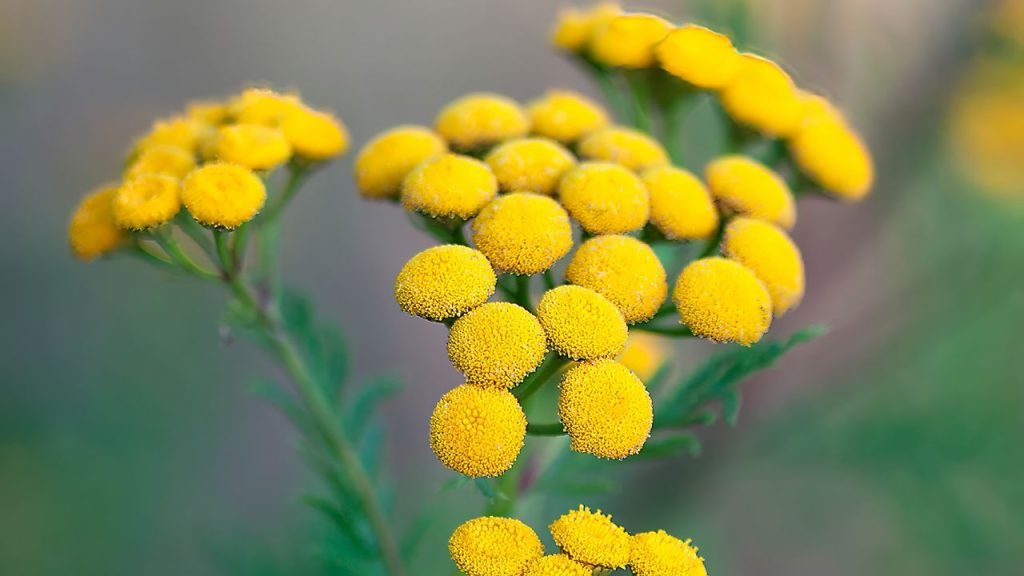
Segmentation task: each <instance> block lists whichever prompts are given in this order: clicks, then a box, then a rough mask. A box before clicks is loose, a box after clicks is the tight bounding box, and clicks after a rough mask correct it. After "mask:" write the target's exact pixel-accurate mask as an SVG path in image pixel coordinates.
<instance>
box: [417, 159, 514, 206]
mask: <svg viewBox="0 0 1024 576" xmlns="http://www.w3.org/2000/svg"><path fill="white" fill-rule="evenodd" d="M497 194H498V180H497V178H495V177H494V173H493V172H491V168H490V166H488V165H487V164H484V163H483V162H481V161H479V160H477V159H475V158H470V157H469V156H460V155H458V154H445V155H443V156H438V157H437V158H432V159H430V160H427V161H425V162H423V163H421V164H420V165H418V166H417V167H416V168H414V169H413V171H412V172H410V173H409V175H408V176H406V178H405V182H404V183H403V184H402V205H403V206H405V208H406V210H414V211H416V212H422V213H424V214H427V215H429V216H433V217H434V218H461V219H463V220H468V219H470V218H472V217H473V216H475V215H476V213H477V212H479V211H480V209H481V208H483V207H484V206H486V205H487V203H488V202H490V201H491V200H492V199H493V198H494V197H495V196H496V195H497Z"/></svg>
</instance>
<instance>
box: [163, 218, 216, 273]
mask: <svg viewBox="0 0 1024 576" xmlns="http://www.w3.org/2000/svg"><path fill="white" fill-rule="evenodd" d="M153 239H154V240H155V241H156V243H157V244H159V245H160V247H161V248H163V249H164V252H166V253H167V255H168V256H170V257H171V259H172V260H174V261H175V262H177V264H178V265H179V266H181V267H182V268H184V269H185V271H187V272H191V273H192V274H195V275H196V276H199V277H201V278H208V279H211V278H217V274H215V273H213V272H211V271H210V270H207V269H206V268H203V267H202V266H200V265H199V264H196V261H195V260H193V259H192V257H191V256H189V255H188V254H186V253H185V251H184V250H182V249H181V245H180V244H178V241H177V240H175V239H174V236H172V235H171V233H170V231H169V230H167V229H162V230H157V231H155V232H154V233H153Z"/></svg>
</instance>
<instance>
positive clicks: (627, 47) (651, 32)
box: [590, 14, 672, 68]
mask: <svg viewBox="0 0 1024 576" xmlns="http://www.w3.org/2000/svg"><path fill="white" fill-rule="evenodd" d="M671 29H672V24H669V23H668V22H667V21H665V20H664V19H662V18H659V17H657V16H654V15H653V14H622V15H620V16H615V17H613V18H610V19H608V20H607V21H606V22H604V24H603V25H601V26H599V27H598V28H597V29H596V30H595V31H594V36H593V38H592V39H591V41H590V54H591V56H593V58H594V60H597V61H598V62H600V63H601V64H604V65H605V66H620V67H623V68H647V67H649V66H653V65H654V47H655V46H656V45H657V44H658V42H661V40H662V39H663V38H664V37H665V35H666V34H668V32H669V30H671Z"/></svg>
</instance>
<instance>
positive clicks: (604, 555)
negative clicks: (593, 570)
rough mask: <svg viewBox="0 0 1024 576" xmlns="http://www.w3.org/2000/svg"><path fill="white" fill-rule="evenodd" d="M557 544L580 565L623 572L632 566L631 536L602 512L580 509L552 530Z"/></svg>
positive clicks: (585, 508) (557, 521) (565, 516)
mask: <svg viewBox="0 0 1024 576" xmlns="http://www.w3.org/2000/svg"><path fill="white" fill-rule="evenodd" d="M549 529H550V530H551V537H552V538H553V539H554V541H555V544H557V545H558V547H559V548H561V549H562V551H563V552H565V553H566V554H568V555H569V557H570V558H572V559H573V560H576V561H577V562H583V563H584V564H590V565H592V566H601V567H604V568H623V567H625V566H626V564H627V563H628V562H629V534H627V533H626V531H625V530H624V529H623V528H622V527H621V526H618V525H616V524H615V523H614V522H612V517H611V516H610V515H606V514H602V513H601V511H600V510H598V511H597V512H591V511H590V508H588V507H586V506H583V505H580V507H579V508H578V509H576V510H570V511H569V512H568V513H567V514H564V515H563V516H561V517H560V518H558V520H555V521H554V522H552V523H551V526H549Z"/></svg>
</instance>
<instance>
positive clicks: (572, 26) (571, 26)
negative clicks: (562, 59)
mask: <svg viewBox="0 0 1024 576" xmlns="http://www.w3.org/2000/svg"><path fill="white" fill-rule="evenodd" d="M621 13H622V10H621V9H620V8H619V5H618V4H616V3H614V2H603V3H600V4H596V5H594V6H592V7H590V8H575V7H573V8H564V9H562V10H561V11H560V12H559V13H558V20H557V21H556V22H555V29H554V30H553V31H552V33H551V43H552V44H554V45H555V46H556V47H558V48H561V49H563V50H566V51H568V52H582V51H583V50H584V49H585V48H586V47H587V45H588V44H589V43H590V40H591V38H593V36H594V33H595V32H596V31H597V30H598V29H599V28H601V27H602V26H603V25H604V23H605V22H607V21H608V20H610V19H612V18H614V17H615V16H618V15H619V14H621Z"/></svg>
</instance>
